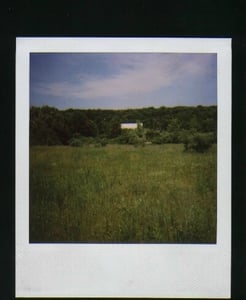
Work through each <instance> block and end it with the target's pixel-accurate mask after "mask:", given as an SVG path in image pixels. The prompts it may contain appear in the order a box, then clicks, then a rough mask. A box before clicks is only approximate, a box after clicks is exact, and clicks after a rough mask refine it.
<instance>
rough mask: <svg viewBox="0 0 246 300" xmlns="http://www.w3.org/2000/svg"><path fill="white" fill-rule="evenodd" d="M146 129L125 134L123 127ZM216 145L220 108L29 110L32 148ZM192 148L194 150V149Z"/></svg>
mask: <svg viewBox="0 0 246 300" xmlns="http://www.w3.org/2000/svg"><path fill="white" fill-rule="evenodd" d="M126 122H141V123H143V128H140V127H139V128H138V129H137V130H134V131H133V130H122V129H121V123H126ZM199 136H200V139H203V140H204V139H206V140H209V142H210V143H216V136H217V106H200V105H199V106H192V107H191V106H189V107H188V106H177V107H159V108H154V107H147V108H134V109H122V110H110V109H67V110H58V109H57V108H54V107H49V106H42V107H34V106H32V107H31V108H30V145H72V146H75V145H82V144H83V143H95V142H96V143H101V145H105V144H107V143H128V144H138V143H139V144H143V143H148V142H150V143H157V144H162V143H184V144H185V147H186V149H189V148H190V145H189V144H190V143H191V142H190V141H189V140H191V139H192V138H193V139H194V137H196V138H197V137H198V140H199ZM191 148H192V147H191Z"/></svg>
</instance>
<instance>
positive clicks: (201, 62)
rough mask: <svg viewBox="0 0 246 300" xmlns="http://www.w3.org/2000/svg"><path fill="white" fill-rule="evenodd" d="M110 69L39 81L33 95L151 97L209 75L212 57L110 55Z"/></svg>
mask: <svg viewBox="0 0 246 300" xmlns="http://www.w3.org/2000/svg"><path fill="white" fill-rule="evenodd" d="M105 60H106V63H107V64H108V66H110V70H111V72H110V71H109V70H107V72H105V74H102V72H100V74H99V73H97V72H96V71H95V72H94V74H88V73H87V74H85V73H83V70H81V72H80V73H79V74H78V75H77V78H79V80H76V82H75V81H70V80H69V79H66V80H63V81H57V82H56V81H54V82H50V83H45V84H44V83H42V82H39V83H37V84H35V86H33V89H34V91H35V92H36V93H38V94H42V95H50V96H55V97H70V98H77V99H96V98H102V97H103V98H106V97H108V98H117V97H134V96H141V95H147V94H151V93H153V92H155V91H157V90H159V89H161V88H165V87H170V86H173V87H174V88H175V85H176V84H177V83H178V82H180V81H182V80H192V78H195V77H197V76H209V72H210V62H211V55H205V54H113V55H111V56H110V55H105Z"/></svg>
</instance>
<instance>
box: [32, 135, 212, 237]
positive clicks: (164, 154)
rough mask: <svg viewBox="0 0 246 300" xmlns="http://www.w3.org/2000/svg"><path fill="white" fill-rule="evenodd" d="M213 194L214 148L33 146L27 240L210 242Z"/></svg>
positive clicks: (171, 145)
mask: <svg viewBox="0 0 246 300" xmlns="http://www.w3.org/2000/svg"><path fill="white" fill-rule="evenodd" d="M77 138H78V137H77ZM216 191H217V189H216V148H214V149H212V151H209V152H207V153H203V154H200V153H192V152H191V153H189V152H183V151H182V145H173V144H168V145H166V146H165V147H163V146H159V145H149V146H148V147H137V148H135V147H132V145H108V146H107V147H99V148H97V147H91V145H84V146H83V147H78V148H76V147H66V146H59V147H44V146H42V147H36V146H35V147H31V148H30V241H31V242H97V243H105V242H109V243H111V242H113V243H114V242H116V243H215V242H216Z"/></svg>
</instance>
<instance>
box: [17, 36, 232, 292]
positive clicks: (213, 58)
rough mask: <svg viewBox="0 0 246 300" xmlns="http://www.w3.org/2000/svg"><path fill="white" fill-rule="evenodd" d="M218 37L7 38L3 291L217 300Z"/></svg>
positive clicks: (224, 130) (223, 136)
mask: <svg viewBox="0 0 246 300" xmlns="http://www.w3.org/2000/svg"><path fill="white" fill-rule="evenodd" d="M230 285H231V40H230V39H223V38H222V39H219V38H218V39H216V38H213V39H208V38H17V39H16V297H147V298H153V297H154V298H230Z"/></svg>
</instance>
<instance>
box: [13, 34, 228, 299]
mask: <svg viewBox="0 0 246 300" xmlns="http://www.w3.org/2000/svg"><path fill="white" fill-rule="evenodd" d="M35 52H36V53H50V52H54V53H59V52H63V53H64V52H68V53H72V52H76V53H83V52H86V53H94V52H95V53H96V52H105V53H106V52H109V53H110V52H111V53H114V52H121V53H122V52H136V53H140V52H142V53H144V52H164V53H217V100H218V101H217V106H218V150H217V154H218V156H217V243H216V244H209V245H208V244H200V245H198V244H80V243H78V244H59V243H56V244H55V243H54V244H41V243H40V244H39V243H37V244H30V243H29V109H30V104H29V103H30V102H29V84H30V79H29V64H30V53H35ZM230 277H231V39H223V38H222V39H220V38H218V39H217V38H213V39H208V38H17V39H16V297H152V298H153V297H154V298H230V285H231V284H230V282H231V279H230Z"/></svg>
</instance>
